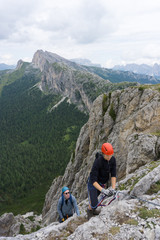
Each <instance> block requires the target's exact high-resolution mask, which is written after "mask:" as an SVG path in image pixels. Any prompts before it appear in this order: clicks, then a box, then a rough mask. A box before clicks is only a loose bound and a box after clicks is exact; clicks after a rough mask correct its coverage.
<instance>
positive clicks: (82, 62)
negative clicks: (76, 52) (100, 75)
mask: <svg viewBox="0 0 160 240" xmlns="http://www.w3.org/2000/svg"><path fill="white" fill-rule="evenodd" d="M70 61H72V62H75V63H78V64H80V65H84V66H92V67H101V65H100V64H98V63H92V62H91V61H90V60H89V59H85V58H73V59H70Z"/></svg>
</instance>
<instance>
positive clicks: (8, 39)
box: [0, 0, 160, 65]
mask: <svg viewBox="0 0 160 240" xmlns="http://www.w3.org/2000/svg"><path fill="white" fill-rule="evenodd" d="M159 10H160V1H159V0H154V1H153V0H147V1H146V0H141V1H139V0H130V1H128V0H118V1H114V0H113V1H110V0H58V1H57V0H34V1H32V0H27V1H25V0H14V1H13V0H5V1H4V0H0V57H1V59H3V56H7V57H4V59H9V56H10V57H11V58H12V59H10V60H12V61H18V60H19V59H20V58H22V59H23V58H25V59H31V58H32V56H33V54H34V52H35V51H36V50H37V49H43V50H47V51H52V52H55V53H57V54H59V55H62V56H63V57H66V58H75V57H81V58H90V60H92V61H94V62H99V63H100V64H102V65H105V63H106V62H108V63H114V64H120V63H121V62H122V61H123V62H127V61H133V62H137V61H140V60H141V61H144V62H145V61H146V62H147V61H148V62H150V63H152V62H154V61H159V62H160V57H159V54H158V52H159V47H158V46H159V45H160V35H159V32H160V31H159V30H160V27H159V20H160V15H159ZM12 63H15V62H12Z"/></svg>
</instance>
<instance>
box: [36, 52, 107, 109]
mask: <svg viewBox="0 0 160 240" xmlns="http://www.w3.org/2000/svg"><path fill="white" fill-rule="evenodd" d="M32 65H33V66H34V67H37V68H39V69H40V70H41V75H42V78H41V83H40V85H39V87H40V89H41V90H43V91H47V92H54V93H59V94H61V95H62V96H63V97H68V98H69V99H70V100H71V102H73V103H75V104H76V105H77V106H78V108H79V109H80V110H83V111H87V112H88V111H89V110H90V108H91V105H92V102H93V99H95V98H96V96H98V94H99V92H102V91H103V87H104V86H105V85H106V84H107V83H109V81H108V80H104V79H102V78H101V77H99V76H97V75H95V74H92V73H89V72H88V71H87V70H85V68H83V66H81V65H79V64H76V63H74V62H71V61H69V60H67V59H65V58H62V57H60V56H58V55H57V54H54V53H50V52H43V51H42V50H38V51H37V52H36V53H35V54H34V56H33V60H32Z"/></svg>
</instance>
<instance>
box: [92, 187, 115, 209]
mask: <svg viewBox="0 0 160 240" xmlns="http://www.w3.org/2000/svg"><path fill="white" fill-rule="evenodd" d="M118 197H119V196H118V192H116V194H114V195H113V198H112V199H111V200H110V201H109V202H108V204H102V202H103V201H104V200H105V199H106V198H109V197H108V196H107V195H105V194H103V195H101V199H100V201H99V202H98V203H97V205H96V206H95V207H93V206H92V205H91V202H90V197H89V190H88V201H89V205H90V206H91V208H93V209H95V208H97V207H105V206H107V205H109V204H111V202H113V201H114V200H115V199H117V198H118Z"/></svg>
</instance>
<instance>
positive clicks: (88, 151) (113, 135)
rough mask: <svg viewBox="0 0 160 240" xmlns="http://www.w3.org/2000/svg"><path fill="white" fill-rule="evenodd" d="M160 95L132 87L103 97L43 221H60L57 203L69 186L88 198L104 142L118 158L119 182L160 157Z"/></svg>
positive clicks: (58, 181) (57, 183) (54, 186)
mask: <svg viewBox="0 0 160 240" xmlns="http://www.w3.org/2000/svg"><path fill="white" fill-rule="evenodd" d="M159 122H160V92H159V91H158V90H152V89H150V88H146V89H142V88H128V89H126V90H122V91H120V90H117V91H114V92H112V93H109V94H103V95H101V96H99V97H98V98H97V99H96V100H95V101H94V103H93V107H92V109H91V111H90V116H89V120H88V122H87V123H86V124H85V125H84V126H83V128H82V129H81V132H80V135H79V138H78V140H77V144H76V150H75V154H74V156H72V157H71V160H70V162H69V164H68V166H67V168H66V171H65V173H64V176H62V177H59V178H58V179H55V180H54V181H53V184H52V186H51V187H50V189H49V191H48V193H47V195H46V199H45V204H44V208H43V212H42V215H43V222H44V223H46V224H49V223H50V222H52V221H54V220H55V219H56V212H57V210H56V209H57V200H58V198H59V197H60V194H61V188H62V187H63V186H64V185H67V186H68V187H69V188H70V189H71V191H72V194H73V195H74V196H75V197H76V198H77V200H78V202H81V201H82V200H84V199H85V198H86V197H87V185H86V182H87V178H88V175H89V172H90V169H91V166H92V164H93V161H94V159H95V153H96V152H97V151H100V149H101V145H102V143H103V142H110V143H112V145H113V147H114V154H115V157H116V159H117V170H118V176H117V177H118V179H122V178H124V177H125V176H126V175H128V174H130V173H132V172H134V171H135V170H136V169H138V168H139V167H140V166H143V165H145V164H147V163H149V162H150V161H153V160H154V161H156V160H157V159H159V157H160V138H159V133H160V124H159Z"/></svg>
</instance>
